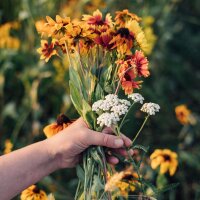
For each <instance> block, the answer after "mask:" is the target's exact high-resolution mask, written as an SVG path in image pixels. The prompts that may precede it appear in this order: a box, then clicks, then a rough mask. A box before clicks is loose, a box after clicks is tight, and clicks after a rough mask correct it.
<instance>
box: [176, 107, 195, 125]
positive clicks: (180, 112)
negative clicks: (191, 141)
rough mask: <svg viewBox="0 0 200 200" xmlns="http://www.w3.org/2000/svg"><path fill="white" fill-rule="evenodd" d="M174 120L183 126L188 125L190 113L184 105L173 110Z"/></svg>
mask: <svg viewBox="0 0 200 200" xmlns="http://www.w3.org/2000/svg"><path fill="white" fill-rule="evenodd" d="M175 113H176V118H177V119H178V121H179V122H180V123H181V124H183V125H185V124H189V123H190V116H191V111H190V110H189V109H188V108H187V106H186V105H184V104H182V105H179V106H177V107H176V108H175Z"/></svg>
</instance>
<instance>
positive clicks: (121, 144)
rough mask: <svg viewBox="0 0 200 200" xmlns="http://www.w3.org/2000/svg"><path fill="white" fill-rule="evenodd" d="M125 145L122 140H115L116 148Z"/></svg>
mask: <svg viewBox="0 0 200 200" xmlns="http://www.w3.org/2000/svg"><path fill="white" fill-rule="evenodd" d="M123 144H124V142H123V140H122V139H116V140H115V146H116V147H121V146H123Z"/></svg>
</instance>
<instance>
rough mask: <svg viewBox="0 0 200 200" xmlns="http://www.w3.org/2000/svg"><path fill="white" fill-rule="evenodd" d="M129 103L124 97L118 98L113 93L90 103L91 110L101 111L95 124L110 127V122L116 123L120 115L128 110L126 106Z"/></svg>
mask: <svg viewBox="0 0 200 200" xmlns="http://www.w3.org/2000/svg"><path fill="white" fill-rule="evenodd" d="M130 105H131V103H130V102H129V101H127V100H125V99H119V98H118V96H117V95H115V94H109V95H107V96H105V99H104V100H102V99H101V100H99V101H96V102H95V103H94V104H93V105H92V110H93V111H95V112H97V113H98V112H100V111H101V112H102V111H103V114H101V115H99V117H98V118H97V124H99V125H100V126H104V125H105V126H108V127H110V126H111V125H112V124H116V123H117V122H118V121H119V120H120V116H121V115H124V114H126V113H127V112H128V108H129V106H130Z"/></svg>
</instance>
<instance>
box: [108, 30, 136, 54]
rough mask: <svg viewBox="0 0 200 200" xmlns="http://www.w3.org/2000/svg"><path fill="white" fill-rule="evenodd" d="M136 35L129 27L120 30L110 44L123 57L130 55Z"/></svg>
mask: <svg viewBox="0 0 200 200" xmlns="http://www.w3.org/2000/svg"><path fill="white" fill-rule="evenodd" d="M134 39H135V38H134V33H133V32H132V31H131V30H130V29H129V28H128V27H121V28H118V29H117V31H116V33H115V35H114V36H113V39H112V40H111V41H110V44H112V45H113V47H112V49H115V48H116V49H117V52H118V53H119V54H121V55H130V54H131V48H132V47H133V41H134Z"/></svg>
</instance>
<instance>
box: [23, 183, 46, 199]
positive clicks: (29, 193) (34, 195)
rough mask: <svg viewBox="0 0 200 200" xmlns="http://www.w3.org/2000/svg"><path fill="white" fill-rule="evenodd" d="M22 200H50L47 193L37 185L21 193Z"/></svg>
mask: <svg viewBox="0 0 200 200" xmlns="http://www.w3.org/2000/svg"><path fill="white" fill-rule="evenodd" d="M20 199H21V200H48V198H47V195H46V193H45V192H44V191H43V190H40V189H38V188H37V187H36V186H35V185H32V186H30V187H29V188H27V189H26V190H24V191H23V192H22V193H21V196H20Z"/></svg>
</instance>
